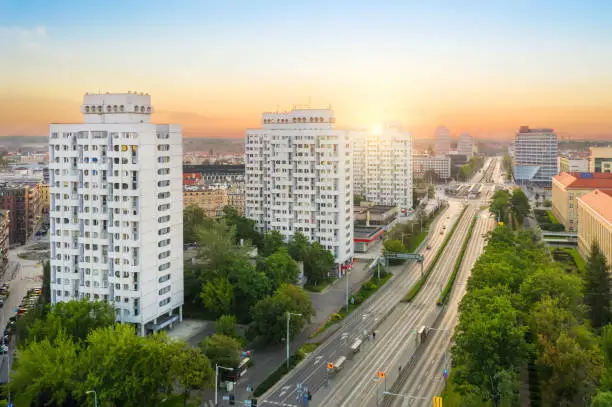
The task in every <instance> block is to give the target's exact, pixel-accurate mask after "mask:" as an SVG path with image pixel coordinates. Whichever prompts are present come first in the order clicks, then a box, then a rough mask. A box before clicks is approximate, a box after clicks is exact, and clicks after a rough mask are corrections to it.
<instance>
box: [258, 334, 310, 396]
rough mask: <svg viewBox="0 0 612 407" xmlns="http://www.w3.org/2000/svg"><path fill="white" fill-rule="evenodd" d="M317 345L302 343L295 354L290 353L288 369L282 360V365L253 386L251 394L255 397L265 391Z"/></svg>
mask: <svg viewBox="0 0 612 407" xmlns="http://www.w3.org/2000/svg"><path fill="white" fill-rule="evenodd" d="M317 346H319V344H318V343H305V344H304V345H302V346H301V347H300V348H299V349H298V350H297V352H295V354H293V355H291V358H290V359H289V369H287V364H286V363H285V362H283V364H282V365H280V366H279V367H278V368H277V369H276V370H275V371H273V372H272V373H270V375H269V376H268V377H266V378H265V379H264V381H263V382H261V383H260V384H259V386H257V387H256V388H255V391H254V392H253V395H254V396H255V397H259V396H261V395H262V394H264V393H265V392H267V391H268V389H270V388H271V387H272V386H274V385H275V384H276V383H278V381H279V380H280V379H282V378H283V376H284V375H286V374H287V373H289V371H290V370H291V369H293V368H294V367H296V366H297V365H298V363H300V362H301V361H302V360H303V359H304V358H305V357H306V355H308V354H309V353H311V352H312V351H314V350H315V349H316V348H317Z"/></svg>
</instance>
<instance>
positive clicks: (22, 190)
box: [0, 183, 41, 245]
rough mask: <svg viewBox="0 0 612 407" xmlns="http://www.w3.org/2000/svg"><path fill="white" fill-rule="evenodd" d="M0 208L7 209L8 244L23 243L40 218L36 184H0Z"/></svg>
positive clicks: (38, 194)
mask: <svg viewBox="0 0 612 407" xmlns="http://www.w3.org/2000/svg"><path fill="white" fill-rule="evenodd" d="M0 209H6V210H8V211H9V217H10V228H9V240H10V244H11V245H13V244H25V243H26V242H27V240H28V238H29V237H30V236H31V235H32V233H33V232H34V230H35V228H36V226H37V224H38V222H39V221H40V218H41V206H40V188H39V186H38V184H35V183H34V184H31V185H24V184H11V183H8V184H0Z"/></svg>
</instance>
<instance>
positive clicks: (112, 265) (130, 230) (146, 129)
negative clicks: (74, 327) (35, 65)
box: [49, 93, 183, 335]
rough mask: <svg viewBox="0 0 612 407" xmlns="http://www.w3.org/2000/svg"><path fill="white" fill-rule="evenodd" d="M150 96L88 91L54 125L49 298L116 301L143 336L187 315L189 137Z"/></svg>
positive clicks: (118, 309)
mask: <svg viewBox="0 0 612 407" xmlns="http://www.w3.org/2000/svg"><path fill="white" fill-rule="evenodd" d="M152 112H153V107H152V106H151V98H150V96H149V95H145V94H142V93H140V94H138V93H127V94H124V93H122V94H108V93H107V94H86V95H85V96H84V100H83V105H82V106H81V113H83V117H84V122H83V123H79V124H51V127H50V138H49V153H50V154H49V159H50V163H49V169H50V208H51V209H50V236H51V238H50V240H51V255H50V257H51V301H52V302H53V303H57V302H62V301H69V300H73V299H80V298H89V299H92V300H105V301H109V302H111V303H112V304H113V305H114V307H115V310H116V313H117V320H118V321H120V322H124V323H131V324H135V326H136V327H137V329H138V331H139V332H140V334H141V335H144V334H145V333H147V332H153V331H157V330H159V329H163V328H165V327H166V326H169V325H172V324H173V323H175V322H178V321H180V320H181V319H182V305H183V223H182V222H183V215H182V209H183V205H182V201H183V196H182V178H183V176H182V135H181V128H180V126H179V125H175V124H153V123H151V113H152Z"/></svg>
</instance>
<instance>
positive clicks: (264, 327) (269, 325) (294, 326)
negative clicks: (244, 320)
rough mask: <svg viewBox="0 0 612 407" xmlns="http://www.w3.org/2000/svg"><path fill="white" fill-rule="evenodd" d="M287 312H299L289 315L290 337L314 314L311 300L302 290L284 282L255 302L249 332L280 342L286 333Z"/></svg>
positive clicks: (269, 340) (266, 339)
mask: <svg viewBox="0 0 612 407" xmlns="http://www.w3.org/2000/svg"><path fill="white" fill-rule="evenodd" d="M287 312H292V313H297V314H301V316H293V315H292V316H291V324H290V333H289V335H290V336H291V337H293V336H295V334H296V333H298V332H300V331H301V330H302V328H303V327H304V324H305V323H306V322H307V321H310V319H311V318H312V317H313V316H314V314H315V312H314V308H313V307H312V301H311V300H310V297H309V296H308V295H307V294H306V293H305V292H304V290H302V289H301V288H299V287H296V286H293V285H288V284H284V285H282V286H281V287H280V288H279V289H278V290H276V292H275V293H274V294H273V295H270V296H267V297H266V298H264V299H263V300H261V301H259V302H258V303H257V304H255V306H254V307H253V310H252V314H253V323H252V324H251V332H252V333H253V334H254V335H255V336H259V337H261V338H262V339H264V340H265V341H266V342H268V343H278V342H280V341H281V339H283V338H284V337H285V335H286V329H287V328H286V323H287V321H286V318H287Z"/></svg>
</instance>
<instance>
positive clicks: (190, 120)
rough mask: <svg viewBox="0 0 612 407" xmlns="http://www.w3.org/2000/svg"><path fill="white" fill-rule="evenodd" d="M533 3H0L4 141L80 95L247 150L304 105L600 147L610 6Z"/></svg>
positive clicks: (44, 125) (367, 117)
mask: <svg viewBox="0 0 612 407" xmlns="http://www.w3.org/2000/svg"><path fill="white" fill-rule="evenodd" d="M238 3H240V4H238ZM531 3H532V2H528V1H514V2H503V3H500V2H496V3H495V4H489V3H487V2H483V1H467V2H461V4H458V3H457V4H455V3H453V2H450V1H446V2H444V1H440V2H436V3H433V4H420V3H418V2H401V3H400V2H387V3H385V4H384V5H380V4H379V5H376V4H355V3H349V2H334V3H333V4H325V3H321V2H312V3H309V4H308V5H303V4H298V3H293V4H292V3H280V2H263V3H262V2H259V3H256V4H255V3H253V4H251V3H248V2H233V3H232V5H229V4H228V5H224V4H215V3H211V2H201V3H197V2H182V3H181V4H180V5H170V4H169V3H164V2H150V3H147V4H146V5H145V6H144V7H143V5H142V3H136V2H126V3H121V5H120V6H117V7H112V6H111V5H112V4H109V3H100V4H94V3H88V2H86V3H68V2H61V1H60V2H55V3H53V4H48V3H45V2H37V1H32V2H28V3H27V4H26V3H23V2H11V3H8V4H7V3H5V4H2V5H0V52H1V53H2V55H3V56H4V58H3V61H2V62H0V136H4V135H44V134H45V133H46V132H47V129H48V125H49V123H50V122H52V121H58V122H73V123H74V122H78V121H79V119H80V117H79V114H78V106H79V105H80V103H81V98H82V95H83V94H84V93H86V92H97V91H101V92H103V93H104V92H111V93H113V92H123V91H138V92H146V93H149V94H152V95H154V97H155V101H156V103H155V108H156V111H155V114H154V116H153V120H154V121H155V122H161V123H163V122H171V123H181V124H182V125H183V128H184V134H185V136H187V137H193V136H203V137H244V134H245V131H246V129H247V128H257V127H259V123H260V119H261V112H262V111H275V110H276V109H277V107H278V109H279V110H281V111H288V110H290V109H291V106H292V105H294V104H302V105H305V104H309V103H310V105H311V106H312V107H313V108H317V107H327V106H329V105H331V106H332V108H333V109H334V111H335V113H336V116H337V118H338V127H340V128H349V127H358V128H373V127H374V126H376V125H379V124H381V123H383V122H384V121H387V120H398V121H401V122H402V123H403V124H404V126H405V128H406V129H407V130H409V131H410V132H411V133H412V134H413V136H414V137H415V138H417V139H420V138H433V133H434V129H435V128H436V127H437V126H438V125H444V126H446V127H448V128H449V129H450V131H451V135H452V136H454V137H457V136H458V135H459V134H460V133H462V132H468V133H469V134H470V135H472V136H475V137H477V138H486V139H496V138H497V139H504V140H510V139H511V138H512V137H513V136H514V133H515V132H516V130H517V129H518V127H519V126H521V125H529V126H531V127H552V128H554V129H555V131H556V132H557V134H558V135H559V136H560V137H564V136H565V135H569V136H572V137H575V138H599V139H605V138H606V137H607V138H610V137H611V136H612V130H610V129H611V128H612V107H611V106H612V92H610V90H611V89H612V78H611V77H610V75H609V74H608V72H607V66H609V65H610V62H611V59H612V57H610V55H612V52H610V51H611V48H612V35H611V34H612V27H610V26H609V24H607V21H609V19H610V17H611V16H612V5H609V4H607V3H605V2H603V1H602V2H599V1H592V2H589V3H588V4H587V5H585V4H582V3H578V2H575V3H573V4H570V3H567V2H566V3H560V2H553V1H542V2H538V4H537V5H536V4H531ZM24 4H25V5H24Z"/></svg>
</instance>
